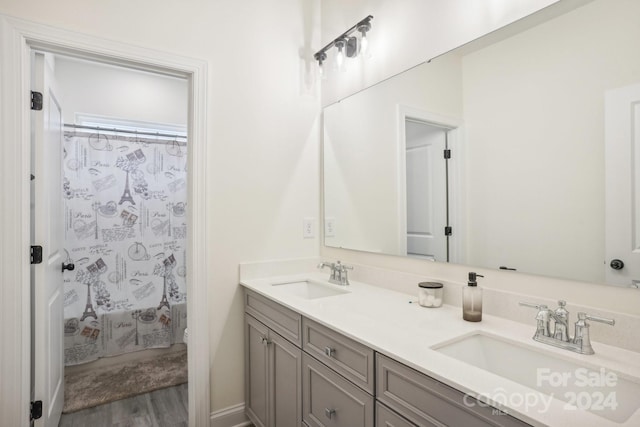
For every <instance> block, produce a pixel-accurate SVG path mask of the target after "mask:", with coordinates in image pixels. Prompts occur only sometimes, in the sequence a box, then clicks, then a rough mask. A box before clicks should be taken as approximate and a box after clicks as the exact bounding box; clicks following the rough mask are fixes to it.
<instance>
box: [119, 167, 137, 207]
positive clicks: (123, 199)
mask: <svg viewBox="0 0 640 427" xmlns="http://www.w3.org/2000/svg"><path fill="white" fill-rule="evenodd" d="M126 172H127V178H126V181H125V184H124V192H123V193H122V197H120V203H118V204H119V205H121V204H123V203H124V202H131V204H132V205H135V204H136V202H134V201H133V197H131V190H129V171H126Z"/></svg>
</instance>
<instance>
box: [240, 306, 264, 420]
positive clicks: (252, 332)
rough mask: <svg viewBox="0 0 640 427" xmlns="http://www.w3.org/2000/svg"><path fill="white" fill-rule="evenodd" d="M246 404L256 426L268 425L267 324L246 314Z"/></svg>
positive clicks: (247, 411) (248, 413)
mask: <svg viewBox="0 0 640 427" xmlns="http://www.w3.org/2000/svg"><path fill="white" fill-rule="evenodd" d="M244 333H245V405H246V413H247V415H248V416H249V418H250V419H251V421H252V422H253V424H254V425H255V426H256V427H267V426H268V419H269V418H268V416H269V409H268V407H269V402H268V396H269V377H268V373H269V368H268V363H269V357H268V345H267V340H268V335H269V331H268V329H267V327H266V326H264V325H263V324H262V323H260V322H258V321H257V320H255V319H254V318H253V317H251V316H247V315H245V331H244Z"/></svg>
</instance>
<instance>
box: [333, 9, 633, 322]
mask: <svg viewBox="0 0 640 427" xmlns="http://www.w3.org/2000/svg"><path fill="white" fill-rule="evenodd" d="M521 3H522V2H521ZM612 3H615V4H622V3H625V4H630V3H634V1H633V0H616V1H615V2H612V1H611V0H599V1H596V2H593V3H589V4H587V5H586V6H583V7H582V8H580V9H578V10H577V11H576V12H574V14H573V15H572V16H573V18H572V17H569V16H565V17H560V18H557V19H558V20H559V21H558V24H555V25H569V21H570V20H572V19H578V18H577V17H581V18H580V19H582V20H583V21H582V22H583V24H584V25H587V26H588V27H589V28H591V27H596V25H595V23H611V24H613V25H614V27H616V28H617V26H618V25H622V26H624V27H625V28H627V30H626V31H619V32H618V34H615V33H616V32H617V30H616V31H613V33H614V34H609V35H607V34H605V31H603V30H599V29H593V32H594V34H593V35H592V36H593V37H591V38H590V39H589V40H583V39H577V38H572V39H569V40H567V39H563V40H559V39H558V38H557V37H555V38H554V37H553V35H551V36H549V37H548V38H545V40H546V41H545V42H544V43H543V44H541V45H540V50H541V51H542V52H543V53H544V55H545V57H547V58H548V59H546V60H545V61H546V62H552V61H553V60H554V59H553V55H561V56H562V57H565V58H569V59H570V60H571V61H572V60H573V59H574V58H575V59H576V61H583V60H584V61H587V60H588V61H594V63H598V65H597V69H596V70H594V71H593V70H592V69H590V68H586V69H585V71H584V73H581V74H575V73H571V74H569V75H559V77H561V78H562V80H563V81H564V82H570V83H571V84H572V88H576V87H579V86H580V85H581V84H582V83H586V80H590V79H591V78H592V77H595V75H598V74H599V73H600V72H607V73H608V72H611V73H612V74H610V75H611V76H612V79H613V80H612V81H611V82H610V83H611V84H613V85H615V84H618V83H621V84H622V83H623V82H624V81H625V79H628V78H630V77H631V76H634V75H635V76H637V75H638V71H637V69H628V68H626V67H617V66H616V64H617V63H618V61H617V60H616V58H617V57H619V55H623V54H624V55H628V50H627V51H625V50H623V49H621V48H620V46H618V45H616V43H622V44H624V45H628V44H629V43H633V41H634V40H637V39H638V36H637V31H638V28H637V25H636V27H635V29H633V30H632V31H631V32H629V31H628V30H629V27H630V26H633V25H634V23H633V17H635V16H637V14H628V15H626V16H617V15H616V9H617V8H616V7H615V5H613V6H612ZM329 6H331V7H332V10H327V9H328V7H329ZM634 6H635V7H637V2H635V3H634ZM418 10H419V9H416V11H418ZM360 12H362V11H360ZM365 14H366V13H365ZM415 15H416V16H421V15H422V14H421V13H415ZM323 16H325V17H326V16H333V17H336V16H343V15H342V12H341V9H340V7H339V5H337V4H333V3H331V2H323ZM344 16H345V19H346V18H348V19H350V20H352V19H353V18H354V17H352V16H347V14H346V13H345V14H344ZM334 19H336V20H338V18H334ZM357 19H360V18H355V20H357ZM416 19H418V18H416ZM374 22H375V21H374ZM406 22H411V20H409V21H406V20H401V19H397V20H395V21H394V22H393V23H390V24H389V25H394V26H396V27H400V26H402V25H406V24H405V23H406ZM627 25H628V26H629V27H627ZM408 26H410V25H408ZM328 27H329V24H328V23H326V22H323V29H324V28H328ZM552 28H553V24H551V25H550V26H547V27H545V29H546V30H552ZM576 34H577V33H576ZM372 35H373V30H372ZM617 37H620V38H626V40H625V41H624V42H623V41H622V40H620V39H618V38H617ZM589 43H592V44H593V43H595V44H597V45H598V46H601V47H602V49H603V50H610V52H609V53H608V55H607V58H609V59H603V58H601V57H599V56H598V57H595V58H586V57H583V55H582V54H577V52H578V51H579V50H580V49H579V46H580V45H581V44H582V45H585V44H589ZM612 43H613V45H612ZM413 52H418V51H416V50H414V51H413ZM488 52H490V51H488ZM502 53H506V52H500V54H502ZM516 53H517V52H514V51H511V52H510V54H516ZM500 54H498V53H497V52H496V54H495V56H494V58H499V57H500ZM402 55H405V56H408V54H402ZM415 56H416V57H417V56H419V53H415ZM525 59H526V61H525ZM386 61H387V64H386V65H385V66H382V65H380V64H376V63H367V64H366V67H367V72H366V73H367V75H376V74H384V73H385V72H386V71H385V70H386V69H388V68H397V69H398V71H400V69H401V67H403V66H404V64H405V61H404V60H403V59H398V60H395V57H394V58H393V59H392V58H386ZM522 63H523V65H528V64H531V63H535V59H534V58H523V62H522ZM469 64H471V62H469ZM496 64H497V63H496ZM616 68H620V69H619V70H617V69H616ZM476 71H477V72H479V70H476ZM344 75H346V76H347V77H345V78H344V79H342V76H344ZM504 77H505V76H504V75H502V74H500V75H498V76H497V77H495V79H492V80H491V81H492V82H493V83H494V84H499V82H500V80H501V79H502V80H503V81H502V83H501V84H503V85H506V84H508V83H509V82H507V81H504ZM334 78H335V81H334V83H333V84H332V85H331V86H327V93H326V96H327V97H326V98H323V102H324V103H325V105H326V104H328V103H329V102H330V100H333V99H334V98H341V97H343V96H347V95H349V94H350V93H351V92H352V88H353V87H365V86H367V85H368V82H369V80H368V78H367V77H366V76H365V75H364V73H361V74H358V75H357V76H352V75H349V71H347V72H346V73H342V74H341V75H336V76H334ZM471 80H472V78H471V77H470V76H469V75H467V76H466V80H465V83H467V84H470V83H471ZM354 81H355V82H356V83H353V82H354ZM523 84H524V83H523V82H522V81H520V89H521V88H522V85H523ZM554 85H555V83H554ZM554 87H556V86H554ZM486 89H489V88H486ZM465 90H467V88H465ZM558 90H559V89H558ZM323 91H324V88H323ZM324 95H325V93H323V96H324ZM592 95H593V94H590V95H589V96H592ZM600 95H602V93H600ZM482 96H484V97H487V96H489V97H490V96H493V94H492V93H491V95H489V94H488V93H487V92H482V93H476V94H475V95H473V100H476V101H477V100H478V99H480V97H482ZM465 100H466V98H465ZM476 107H478V108H476ZM559 107H560V108H562V107H564V106H559ZM505 108H508V106H507V107H505ZM473 110H474V112H475V113H476V114H478V113H479V105H477V106H474V109H473ZM465 113H466V111H465ZM601 113H602V111H599V112H597V111H596V112H593V111H592V112H589V114H601ZM557 114H558V116H557V117H558V120H560V121H562V120H563V118H564V115H565V114H566V112H557ZM478 117H479V116H478ZM584 117H587V116H584V115H583V116H582V117H581V118H578V119H577V120H578V121H577V122H576V121H572V122H570V125H571V127H572V128H573V130H574V131H575V134H572V135H571V136H569V135H568V134H566V133H565V134H563V135H561V137H564V141H566V140H567V138H569V137H571V138H573V135H576V136H577V138H576V143H579V144H591V146H593V138H595V137H598V136H599V137H600V138H602V136H603V135H602V129H601V128H600V129H599V128H598V125H594V124H588V125H587V124H585V123H583V121H582V120H583V118H584ZM589 117H593V116H589ZM574 119H576V118H575V117H574V118H572V120H574ZM474 120H475V119H474ZM582 126H588V128H587V130H584V129H582ZM576 128H578V129H576ZM589 132H595V133H596V134H597V135H596V136H595V137H594V136H593V135H590V134H589ZM565 143H566V142H565ZM529 148H532V147H531V146H530V147H529ZM565 148H568V147H563V146H560V147H558V151H559V152H560V153H562V159H561V160H559V161H561V165H564V166H566V168H565V169H564V170H565V171H567V173H568V174H569V175H570V174H571V173H573V172H574V171H572V170H571V169H570V168H571V159H570V151H568V150H566V149H565ZM602 155H603V153H602V148H601V147H600V148H598V149H595V148H594V152H593V153H592V154H590V155H589V159H590V160H589V161H590V162H591V164H592V165H593V167H594V171H595V173H598V174H602V166H601V165H602V164H603V159H602ZM596 163H597V165H596ZM471 179H473V174H471ZM601 182H602V181H600V184H598V186H597V187H595V188H594V189H593V190H594V191H593V194H591V193H590V194H580V195H579V196H580V197H583V196H584V197H586V198H587V200H586V201H585V202H584V203H586V205H580V204H579V205H578V206H582V207H584V208H586V207H589V206H593V201H594V200H595V199H596V198H598V197H601V196H602V191H603V190H602V184H601ZM489 184H494V183H484V184H483V185H489ZM501 185H502V184H501ZM474 202H476V201H475V200H474ZM493 203H495V205H494V206H492V207H495V208H498V209H500V208H502V207H503V206H501V204H498V203H496V202H495V200H494V201H493ZM475 208H476V207H475V206H474V205H473V204H472V203H467V209H475ZM576 215H577V217H576V221H580V220H581V218H582V216H580V215H579V213H578V212H576ZM597 215H602V213H601V212H599V213H598V214H597ZM581 237H582V239H581V240H578V245H593V244H598V243H597V242H596V241H595V240H594V239H593V236H588V237H587V238H586V239H584V236H581ZM485 238H486V239H489V238H488V237H487V236H485ZM573 250H576V249H575V243H574V248H573ZM578 250H579V249H578ZM321 255H322V256H323V257H326V258H329V259H341V260H342V261H343V262H347V263H349V262H352V263H355V264H367V265H375V266H378V267H382V268H390V269H398V270H404V271H408V272H413V273H417V274H421V275H426V276H431V277H433V278H434V279H439V280H442V281H446V282H453V283H460V284H462V283H464V282H465V281H466V277H467V272H468V271H470V270H473V271H478V272H481V273H482V274H484V275H485V276H486V277H485V278H484V280H483V281H482V285H483V286H485V287H487V288H494V289H502V290H507V291H511V292H518V293H523V294H527V295H531V296H532V297H535V296H540V297H547V298H557V299H566V300H567V301H569V302H570V303H575V304H582V305H586V306H592V307H601V308H604V309H608V310H612V311H618V312H624V313H630V314H636V315H637V314H640V293H638V292H637V291H634V290H630V289H623V288H618V287H611V286H602V285H595V284H591V283H583V282H578V281H568V280H560V279H554V278H547V277H540V276H532V275H525V274H519V273H510V272H502V271H498V270H484V269H480V268H475V267H469V266H466V265H452V264H444V263H431V262H425V261H420V260H415V259H409V258H400V257H393V256H385V255H379V254H368V253H364V252H357V251H347V250H342V249H335V248H330V247H326V246H322V247H321Z"/></svg>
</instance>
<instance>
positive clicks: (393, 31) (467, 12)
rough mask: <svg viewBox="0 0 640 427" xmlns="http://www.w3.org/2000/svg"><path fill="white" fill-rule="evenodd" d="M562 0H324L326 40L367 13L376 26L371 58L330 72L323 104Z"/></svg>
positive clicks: (332, 55) (370, 35)
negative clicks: (339, 70) (338, 70)
mask: <svg viewBox="0 0 640 427" xmlns="http://www.w3.org/2000/svg"><path fill="white" fill-rule="evenodd" d="M557 1H558V0H483V1H478V0H456V1H451V0H401V1H391V0H350V1H348V2H346V1H344V0H323V1H322V46H324V45H326V44H328V43H329V42H331V41H332V40H333V39H335V38H336V37H337V36H339V35H340V34H342V33H343V32H344V31H346V30H347V29H348V28H350V27H351V26H353V25H355V24H356V23H357V22H359V21H360V20H361V19H363V18H365V17H366V16H367V15H373V21H372V22H371V24H372V29H371V31H370V32H369V33H368V34H367V37H368V38H369V39H370V42H371V44H370V46H371V50H372V53H373V56H372V58H371V59H369V60H367V61H364V62H363V61H360V60H346V63H347V66H348V68H347V71H346V72H337V71H335V72H330V73H329V78H328V79H327V80H326V81H324V82H323V84H322V98H323V99H322V100H323V104H324V105H328V104H330V103H333V102H335V101H336V100H338V99H342V98H344V97H345V96H347V95H350V94H352V93H355V92H357V91H358V90H361V89H363V88H365V87H368V86H371V85H372V84H374V83H377V82H379V81H381V80H383V79H385V78H388V77H390V76H393V75H395V74H397V73H399V72H401V71H403V70H406V69H407V68H409V67H412V66H414V65H416V64H418V63H420V62H424V61H427V60H429V59H431V58H433V57H435V56H437V55H441V54H443V53H444V52H447V51H449V50H451V49H453V48H455V47H458V46H460V45H462V44H464V43H467V42H469V41H471V40H474V39H476V38H478V37H480V36H482V35H484V34H487V33H489V32H491V31H493V30H496V29H498V28H500V27H503V26H504V25H507V24H509V23H511V22H513V21H516V20H518V19H520V18H522V17H523V16H527V15H529V14H531V13H533V12H535V11H537V10H540V9H542V8H544V7H546V6H549V5H551V4H554V3H556V2H557ZM571 1H573V0H563V2H565V3H567V2H571ZM335 53H336V49H335V48H332V49H331V50H330V51H329V52H328V55H327V56H328V58H327V68H328V69H331V66H332V64H333V60H334V58H335Z"/></svg>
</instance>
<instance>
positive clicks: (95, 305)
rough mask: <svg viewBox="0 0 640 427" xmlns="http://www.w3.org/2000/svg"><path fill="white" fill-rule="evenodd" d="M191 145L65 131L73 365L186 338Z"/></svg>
mask: <svg viewBox="0 0 640 427" xmlns="http://www.w3.org/2000/svg"><path fill="white" fill-rule="evenodd" d="M186 145H187V144H186V143H185V142H184V141H180V142H178V141H177V140H159V139H158V138H146V139H145V138H139V137H137V136H136V135H135V134H134V135H133V136H125V135H123V134H108V133H105V132H102V133H101V132H93V131H92V132H76V131H71V130H66V131H65V135H64V152H63V158H64V160H63V163H64V164H63V168H62V170H63V194H62V197H63V199H64V209H65V224H64V241H65V251H66V257H67V259H66V260H65V263H73V264H74V266H75V268H74V270H64V272H63V279H64V285H65V286H64V319H65V320H64V335H65V345H64V347H65V364H66V365H76V364H80V363H85V362H89V361H93V360H96V359H98V358H99V357H103V356H113V355H117V354H122V353H127V352H132V351H138V350H143V349H146V348H159V347H169V346H170V345H171V344H173V343H174V342H181V339H182V334H183V332H184V329H185V327H186V317H187V316H186V283H185V277H186V252H185V244H186V237H187V223H186V218H187V216H186V209H187V187H186V183H187V181H186V165H187V155H186Z"/></svg>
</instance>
